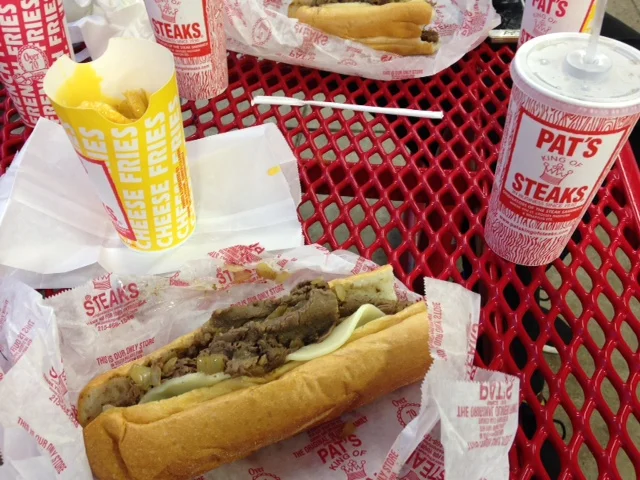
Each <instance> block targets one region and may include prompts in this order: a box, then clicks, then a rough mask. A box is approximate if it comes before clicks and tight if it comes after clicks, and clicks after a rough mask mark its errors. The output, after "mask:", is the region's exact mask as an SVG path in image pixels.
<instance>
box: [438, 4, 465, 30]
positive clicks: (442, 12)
mask: <svg viewBox="0 0 640 480" xmlns="http://www.w3.org/2000/svg"><path fill="white" fill-rule="evenodd" d="M452 3H453V4H454V5H456V2H452ZM450 8H451V7H450V6H449V5H446V4H439V5H436V15H435V17H436V19H435V22H434V28H435V30H436V32H438V35H440V38H442V37H450V36H451V35H454V34H455V33H456V32H457V31H458V29H459V28H460V26H459V25H458V24H456V23H441V22H440V19H445V18H449V15H447V11H448V10H449V9H450Z"/></svg>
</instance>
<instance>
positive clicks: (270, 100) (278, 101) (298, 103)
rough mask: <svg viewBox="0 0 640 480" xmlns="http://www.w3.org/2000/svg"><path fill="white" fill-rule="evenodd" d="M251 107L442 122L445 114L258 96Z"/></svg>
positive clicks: (252, 101) (254, 98)
mask: <svg viewBox="0 0 640 480" xmlns="http://www.w3.org/2000/svg"><path fill="white" fill-rule="evenodd" d="M251 105H289V106H292V107H303V106H305V105H310V106H312V107H321V108H334V109H339V110H353V111H356V112H368V113H379V114H382V115H397V116H400V117H418V118H430V119H432V120H442V118H443V117H444V114H443V113H442V112H434V111H424V110H413V109H410V108H385V107H370V106H368V105H354V104H351V103H336V102H319V101H316V100H299V99H297V98H291V97H266V96H261V95H259V96H257V97H253V100H251Z"/></svg>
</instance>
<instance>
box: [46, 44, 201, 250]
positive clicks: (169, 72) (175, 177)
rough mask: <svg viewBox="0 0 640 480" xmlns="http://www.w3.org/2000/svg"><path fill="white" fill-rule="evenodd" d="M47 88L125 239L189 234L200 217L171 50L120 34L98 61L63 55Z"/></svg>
mask: <svg viewBox="0 0 640 480" xmlns="http://www.w3.org/2000/svg"><path fill="white" fill-rule="evenodd" d="M44 90H45V92H46V94H47V95H48V96H49V98H50V99H51V103H52V104H53V106H54V108H55V110H56V113H57V114H58V117H60V121H61V122H62V125H63V127H64V129H65V131H66V132H67V135H68V136H69V139H70V140H71V142H72V143H73V146H74V148H75V150H76V152H77V153H78V155H79V157H80V160H81V161H82V165H83V166H84V168H85V170H86V172H87V174H88V175H89V177H90V178H91V181H92V182H93V184H94V186H95V187H96V189H97V193H98V196H99V197H100V200H101V201H102V203H103V204H104V208H105V210H106V211H107V214H108V215H109V217H110V218H111V221H112V222H113V225H114V227H115V228H116V230H117V231H118V234H119V235H120V238H121V239H122V241H123V242H124V243H125V245H127V246H128V247H130V248H132V249H134V250H138V251H143V252H159V251H162V250H167V249H170V248H173V247H175V246H177V245H180V244H181V243H182V242H184V241H185V240H187V239H188V238H189V236H191V234H192V233H193V231H194V229H195V225H196V216H195V211H194V205H193V193H192V191H191V179H190V176H189V166H188V164H187V158H186V147H185V140H184V129H183V126H182V111H181V109H180V97H179V96H178V84H177V82H176V74H175V67H174V63H173V55H172V54H171V52H169V50H167V49H166V48H165V47H163V46H160V45H158V44H156V43H153V42H150V41H147V40H142V39H135V38H113V39H111V40H110V42H109V46H108V48H107V50H106V52H105V53H104V54H103V55H102V56H101V57H100V58H99V59H97V60H95V61H93V62H91V63H84V64H80V63H75V62H74V61H72V60H71V59H70V58H69V57H61V58H59V59H58V60H57V61H56V62H55V63H54V64H53V66H52V67H51V68H50V69H49V71H48V72H47V75H46V77H45V79H44ZM82 200H83V199H82V198H78V202H82Z"/></svg>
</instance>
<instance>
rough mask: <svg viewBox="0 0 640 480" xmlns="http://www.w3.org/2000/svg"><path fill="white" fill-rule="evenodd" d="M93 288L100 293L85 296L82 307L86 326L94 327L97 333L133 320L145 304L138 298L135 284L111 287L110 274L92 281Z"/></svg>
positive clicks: (138, 293)
mask: <svg viewBox="0 0 640 480" xmlns="http://www.w3.org/2000/svg"><path fill="white" fill-rule="evenodd" d="M93 286H94V288H95V289H96V290H98V291H101V292H100V293H97V294H96V295H86V296H85V297H84V302H83V307H84V313H85V315H86V316H87V317H88V321H87V325H92V326H95V327H96V328H97V329H98V331H104V330H110V329H112V328H116V327H119V326H120V325H124V324H125V323H127V322H129V321H130V320H133V318H134V316H135V314H136V313H137V312H138V310H139V309H140V307H142V305H144V304H145V303H147V301H146V300H144V299H141V298H139V297H140V290H139V289H138V285H137V284H136V283H134V282H132V283H129V284H121V285H119V286H112V285H111V275H110V274H109V275H105V276H103V277H99V278H96V279H94V280H93Z"/></svg>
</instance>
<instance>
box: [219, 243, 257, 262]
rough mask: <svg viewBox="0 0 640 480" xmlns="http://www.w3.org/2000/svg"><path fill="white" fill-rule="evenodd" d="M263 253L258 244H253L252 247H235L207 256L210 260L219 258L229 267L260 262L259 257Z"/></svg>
mask: <svg viewBox="0 0 640 480" xmlns="http://www.w3.org/2000/svg"><path fill="white" fill-rule="evenodd" d="M264 251H265V249H264V247H261V246H260V244H259V243H254V244H252V245H235V246H233V247H228V248H223V249H222V250H220V251H218V252H209V256H210V257H211V258H221V259H223V260H224V261H225V263H228V264H229V265H246V264H248V263H254V262H259V261H260V260H262V257H261V256H260V255H262V254H263V253H264Z"/></svg>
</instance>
